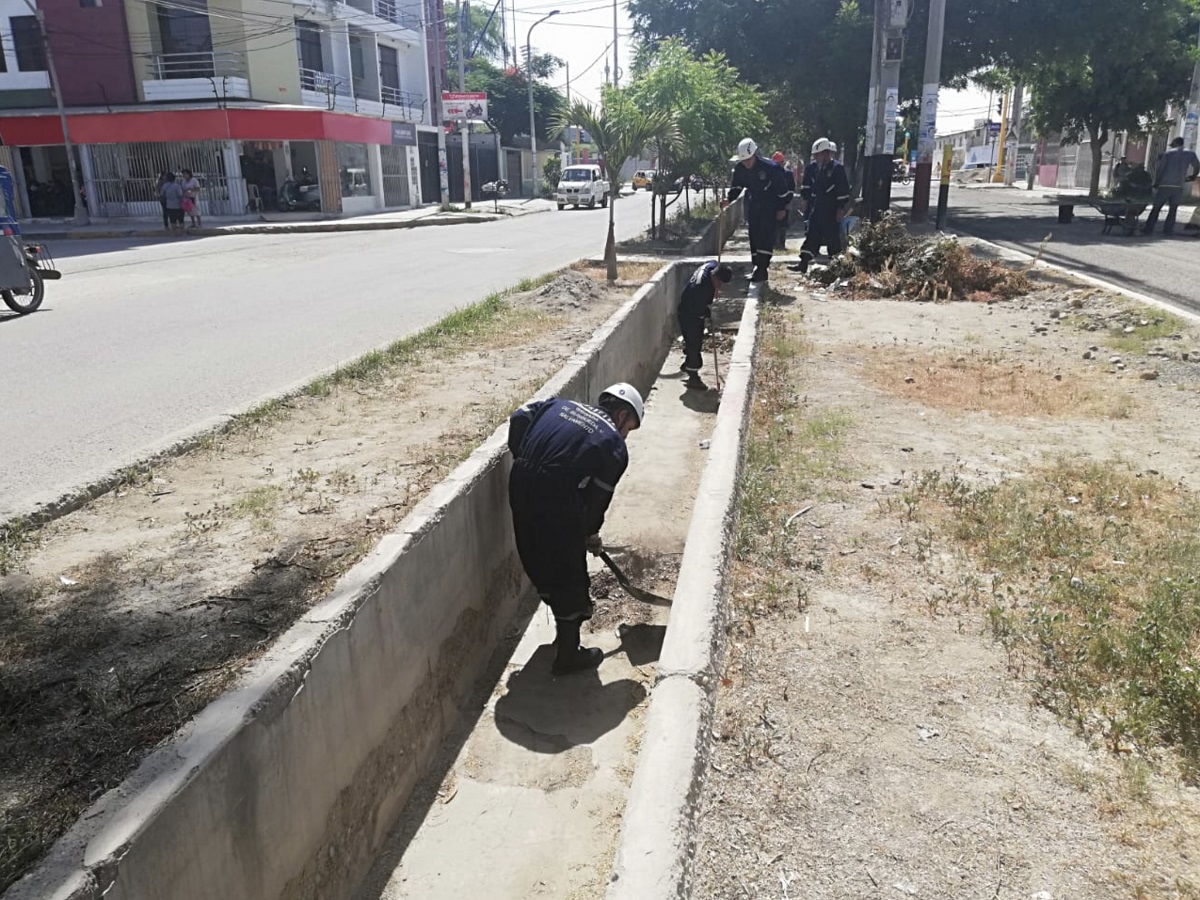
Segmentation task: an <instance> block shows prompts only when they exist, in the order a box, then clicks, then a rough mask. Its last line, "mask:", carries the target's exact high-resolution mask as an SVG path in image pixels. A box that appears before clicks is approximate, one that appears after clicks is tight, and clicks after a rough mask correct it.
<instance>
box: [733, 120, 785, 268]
mask: <svg viewBox="0 0 1200 900" xmlns="http://www.w3.org/2000/svg"><path fill="white" fill-rule="evenodd" d="M731 161H732V162H736V163H737V165H736V166H734V169H733V175H732V177H731V178H730V180H729V194H728V195H727V196H726V197H725V199H724V200H722V201H721V208H722V209H724V208H725V207H726V206H728V205H729V204H730V203H731V202H733V201H734V200H736V199H737V198H738V197H740V196H741V193H742V191H745V192H746V225H747V226H748V228H749V231H750V259H751V260H752V261H753V262H754V272H753V273H752V274H751V275H750V280H751V281H766V280H767V268H768V266H770V264H771V255H772V253H773V252H774V249H775V232H776V223H777V222H780V221H782V220H783V219H785V218H786V217H787V208H788V205H789V204H790V203H791V202H792V188H790V187H789V186H788V183H787V178H786V176H785V175H784V174H783V166H781V165H779V163H777V162H774V161H772V160H769V159H764V158H763V157H761V156H759V155H758V144H756V143H754V140H753V139H752V138H745V139H744V140H742V142H741V143H740V144H738V150H737V156H735V157H734V158H733V160H731Z"/></svg>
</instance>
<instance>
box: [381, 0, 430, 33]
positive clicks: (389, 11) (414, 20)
mask: <svg viewBox="0 0 1200 900" xmlns="http://www.w3.org/2000/svg"><path fill="white" fill-rule="evenodd" d="M375 15H377V16H378V17H379V18H381V19H387V21H389V22H392V23H394V24H396V25H399V26H400V27H401V28H407V29H409V30H410V31H420V30H421V17H420V16H416V15H413V14H412V13H410V12H405V11H404V10H402V9H400V7H399V5H398V4H397V3H396V2H395V0H375Z"/></svg>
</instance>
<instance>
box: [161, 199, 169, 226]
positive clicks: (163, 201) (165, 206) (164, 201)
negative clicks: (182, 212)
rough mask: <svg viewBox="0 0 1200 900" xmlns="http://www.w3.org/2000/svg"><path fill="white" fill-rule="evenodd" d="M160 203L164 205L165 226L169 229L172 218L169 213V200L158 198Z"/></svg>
mask: <svg viewBox="0 0 1200 900" xmlns="http://www.w3.org/2000/svg"><path fill="white" fill-rule="evenodd" d="M158 205H159V206H161V207H162V214H163V228H167V229H169V228H170V227H171V218H170V216H168V215H167V201H166V200H165V199H163V198H162V197H160V198H159V200H158Z"/></svg>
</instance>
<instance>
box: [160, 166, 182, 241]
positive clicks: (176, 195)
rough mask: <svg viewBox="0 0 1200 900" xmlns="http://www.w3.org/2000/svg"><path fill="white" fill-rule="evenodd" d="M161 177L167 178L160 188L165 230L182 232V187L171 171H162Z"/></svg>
mask: <svg viewBox="0 0 1200 900" xmlns="http://www.w3.org/2000/svg"><path fill="white" fill-rule="evenodd" d="M163 177H164V178H168V179H169V180H168V181H166V182H165V183H164V184H163V186H162V188H161V189H160V193H161V195H162V198H163V209H164V211H165V212H166V216H167V231H169V232H171V234H176V233H178V234H183V187H182V186H181V185H180V184H179V182H178V181H176V180H175V175H174V174H173V173H171V172H164V173H163Z"/></svg>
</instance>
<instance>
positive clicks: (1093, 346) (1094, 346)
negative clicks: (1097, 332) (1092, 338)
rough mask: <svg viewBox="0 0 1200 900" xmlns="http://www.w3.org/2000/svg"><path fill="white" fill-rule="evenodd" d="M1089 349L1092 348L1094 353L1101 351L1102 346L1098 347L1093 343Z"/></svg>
mask: <svg viewBox="0 0 1200 900" xmlns="http://www.w3.org/2000/svg"><path fill="white" fill-rule="evenodd" d="M1088 349H1089V350H1091V351H1092V352H1093V353H1099V352H1100V348H1099V347H1097V346H1096V345H1095V344H1093V345H1092V346H1090V347H1088Z"/></svg>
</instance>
